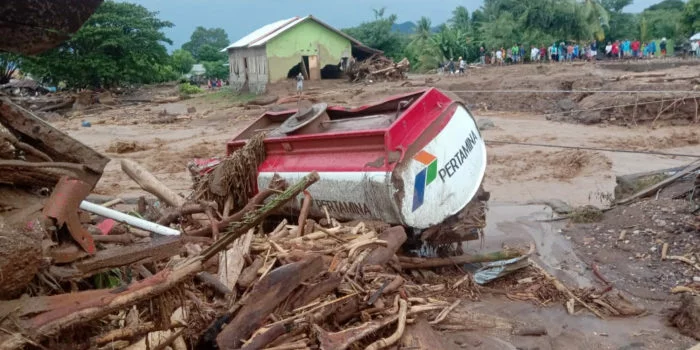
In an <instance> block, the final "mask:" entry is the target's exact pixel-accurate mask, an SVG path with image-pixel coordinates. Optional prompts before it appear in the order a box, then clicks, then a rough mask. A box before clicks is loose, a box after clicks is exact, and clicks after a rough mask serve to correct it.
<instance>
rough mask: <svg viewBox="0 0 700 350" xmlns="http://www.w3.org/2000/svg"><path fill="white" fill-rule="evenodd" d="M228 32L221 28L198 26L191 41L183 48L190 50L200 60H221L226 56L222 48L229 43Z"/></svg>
mask: <svg viewBox="0 0 700 350" xmlns="http://www.w3.org/2000/svg"><path fill="white" fill-rule="evenodd" d="M229 43H230V42H229V40H228V34H226V31H225V30H223V29H221V28H209V29H207V28H204V27H197V28H196V29H195V30H194V32H192V35H191V36H190V41H188V42H186V43H184V44H183V45H182V49H183V50H186V51H189V52H190V53H191V54H192V56H193V57H194V58H195V59H196V60H197V61H198V62H201V61H219V60H223V59H225V58H226V54H225V53H221V52H219V51H221V49H223V48H225V47H226V46H228V45H229Z"/></svg>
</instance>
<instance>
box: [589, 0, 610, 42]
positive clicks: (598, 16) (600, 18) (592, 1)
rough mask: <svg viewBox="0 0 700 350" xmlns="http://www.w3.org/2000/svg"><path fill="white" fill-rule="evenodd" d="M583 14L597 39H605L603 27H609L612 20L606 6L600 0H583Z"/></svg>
mask: <svg viewBox="0 0 700 350" xmlns="http://www.w3.org/2000/svg"><path fill="white" fill-rule="evenodd" d="M582 5H583V16H584V18H585V20H586V22H587V23H588V27H589V29H590V31H591V32H592V33H593V35H594V36H595V38H596V39H597V40H604V39H605V32H604V30H603V29H604V28H603V27H607V26H608V25H609V22H610V15H609V14H608V11H607V10H606V9H605V7H604V6H603V5H602V4H601V3H600V1H598V0H583V2H582Z"/></svg>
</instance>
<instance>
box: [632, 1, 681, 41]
mask: <svg viewBox="0 0 700 350" xmlns="http://www.w3.org/2000/svg"><path fill="white" fill-rule="evenodd" d="M641 16H642V18H643V19H644V20H645V23H646V33H645V36H646V37H648V38H649V39H660V38H669V39H670V38H678V37H679V36H682V34H683V25H682V23H681V21H682V18H683V8H682V7H681V8H680V9H679V8H678V6H677V4H676V3H675V2H674V1H673V0H666V1H663V2H661V3H659V4H656V5H654V6H651V7H649V8H647V9H646V10H644V11H642V13H641Z"/></svg>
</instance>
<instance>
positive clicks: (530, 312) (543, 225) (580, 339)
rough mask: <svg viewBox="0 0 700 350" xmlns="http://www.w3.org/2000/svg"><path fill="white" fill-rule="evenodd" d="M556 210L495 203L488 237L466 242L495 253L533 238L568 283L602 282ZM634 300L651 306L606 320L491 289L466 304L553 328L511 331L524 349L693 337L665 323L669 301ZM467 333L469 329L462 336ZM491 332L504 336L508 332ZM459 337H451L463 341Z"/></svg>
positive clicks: (651, 344)
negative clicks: (527, 333) (531, 333)
mask: <svg viewBox="0 0 700 350" xmlns="http://www.w3.org/2000/svg"><path fill="white" fill-rule="evenodd" d="M552 215H553V214H552V212H551V210H550V209H549V208H547V207H545V206H540V205H517V204H510V203H503V202H495V203H490V208H489V211H488V213H487V226H486V233H485V237H484V240H483V242H468V243H465V244H464V250H465V253H467V254H468V253H476V252H479V253H485V252H492V251H496V250H499V249H502V248H503V247H504V246H509V247H523V246H527V245H528V244H529V243H530V242H533V243H534V244H535V246H536V248H537V249H536V253H535V254H534V255H533V257H532V258H533V260H535V261H536V262H537V263H539V264H540V266H542V267H544V268H545V269H546V270H547V271H549V272H550V273H551V274H553V275H554V276H556V277H557V278H558V279H560V280H561V281H563V282H564V283H565V284H566V285H567V286H569V287H590V286H598V287H601V285H600V284H599V283H598V282H597V281H595V280H594V277H593V274H592V272H591V270H590V268H588V267H587V266H586V265H585V264H584V263H583V262H582V261H581V260H580V259H579V258H578V257H577V256H576V254H575V252H574V250H573V247H572V245H571V242H570V241H569V240H567V239H566V236H565V235H563V234H562V233H561V231H560V229H561V228H562V227H563V226H564V225H565V224H564V222H560V221H557V222H545V221H543V220H546V219H551V218H552ZM634 301H635V302H638V303H640V305H643V306H644V307H646V308H647V310H648V312H647V314H645V315H643V316H640V317H634V318H629V317H628V318H608V319H605V320H601V319H598V318H597V317H596V316H594V315H592V314H590V313H588V312H583V313H582V314H580V315H569V314H567V311H566V308H565V306H564V305H561V304H551V305H548V306H545V307H543V306H541V305H535V304H533V303H528V302H516V301H511V300H509V299H507V298H504V297H502V296H491V295H488V294H486V295H483V296H482V300H481V301H479V302H473V303H468V304H466V306H465V309H466V310H469V311H470V312H471V313H474V314H484V315H489V316H497V317H500V318H504V319H508V320H512V321H514V322H520V323H522V324H525V325H529V326H531V327H544V328H545V329H546V330H547V335H546V336H544V337H524V336H510V339H508V340H509V341H510V342H511V344H513V345H514V346H516V347H517V348H522V349H534V348H539V349H542V350H545V349H591V348H599V349H628V350H631V349H676V348H678V349H684V346H685V345H684V344H683V342H684V341H687V340H683V339H681V338H679V336H678V334H677V332H676V331H675V330H673V329H671V328H669V327H668V326H667V325H666V324H665V314H664V311H663V309H664V308H665V307H666V306H668V305H665V304H662V303H654V304H649V303H645V302H644V301H639V300H634ZM465 334H467V335H468V334H469V332H467V333H462V334H461V335H462V336H464V335H465ZM484 334H489V331H486V332H480V333H479V334H478V336H484ZM491 334H492V335H497V336H498V337H499V338H503V337H504V335H503V334H493V333H491ZM472 335H473V336H477V335H476V334H472ZM459 336H460V335H459V334H457V335H452V336H450V338H451V339H452V340H457V339H458V338H459ZM477 348H478V347H477ZM501 348H502V349H509V347H499V349H501Z"/></svg>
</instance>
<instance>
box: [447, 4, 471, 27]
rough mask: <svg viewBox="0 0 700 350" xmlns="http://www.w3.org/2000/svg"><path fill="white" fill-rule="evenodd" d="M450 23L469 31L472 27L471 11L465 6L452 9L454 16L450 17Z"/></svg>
mask: <svg viewBox="0 0 700 350" xmlns="http://www.w3.org/2000/svg"><path fill="white" fill-rule="evenodd" d="M450 24H451V25H452V27H454V28H457V29H460V30H462V31H463V32H467V31H469V29H470V27H471V26H470V20H469V11H468V10H467V9H466V8H465V7H464V6H457V8H456V9H454V10H453V11H452V18H451V19H450Z"/></svg>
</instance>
